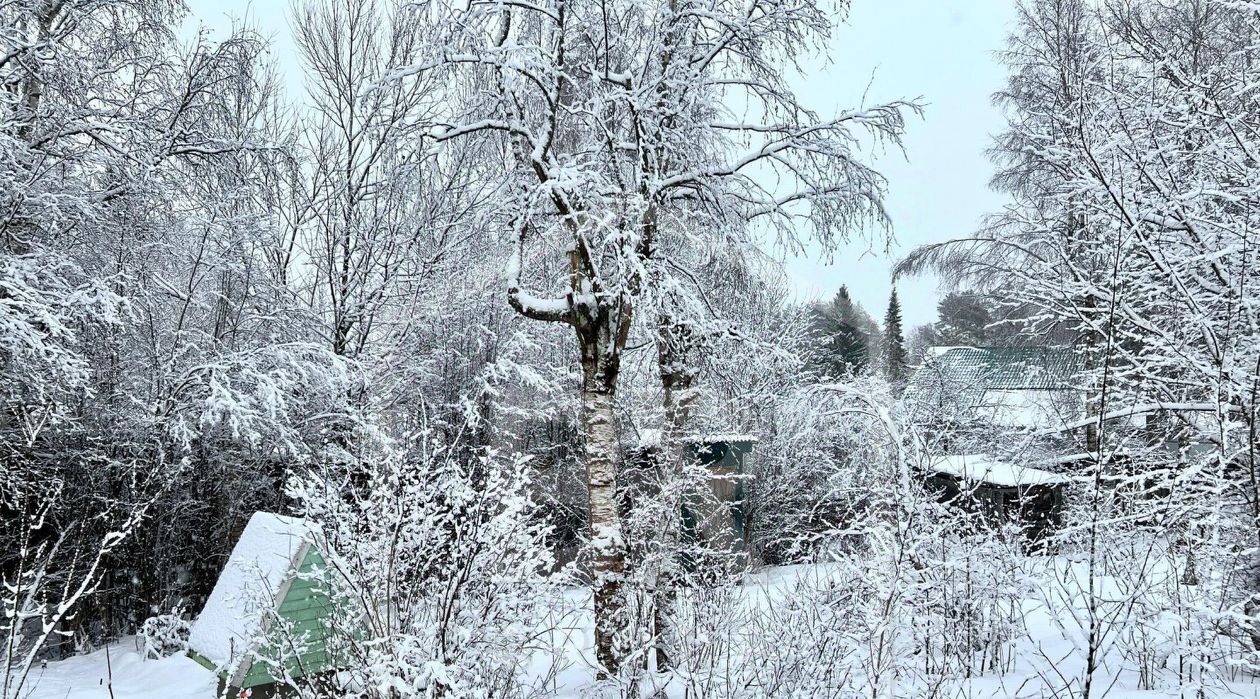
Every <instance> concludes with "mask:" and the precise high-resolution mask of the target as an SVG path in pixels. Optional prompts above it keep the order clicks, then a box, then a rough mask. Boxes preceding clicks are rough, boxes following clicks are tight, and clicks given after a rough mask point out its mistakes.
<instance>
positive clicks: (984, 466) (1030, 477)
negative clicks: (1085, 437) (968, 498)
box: [932, 454, 1071, 488]
mask: <svg viewBox="0 0 1260 699" xmlns="http://www.w3.org/2000/svg"><path fill="white" fill-rule="evenodd" d="M932 470H933V471H935V472H937V473H941V474H945V475H949V476H954V477H955V478H960V479H962V480H967V481H973V482H982V483H991V484H993V485H997V486H1002V487H1005V488H1016V487H1019V486H1026V485H1057V484H1060V483H1067V482H1069V481H1070V480H1071V479H1069V478H1068V477H1067V476H1061V475H1059V474H1057V473H1051V472H1049V471H1042V470H1041V469H1037V468H1030V467H1027V466H1016V465H1015V464H1012V463H1009V462H1006V461H999V460H997V459H993V458H990V457H989V456H987V455H985V454H951V455H949V456H944V457H941V459H940V460H939V461H937V462H936V463H934V464H933V465H932Z"/></svg>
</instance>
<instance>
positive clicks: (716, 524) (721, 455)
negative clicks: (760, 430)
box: [683, 434, 757, 554]
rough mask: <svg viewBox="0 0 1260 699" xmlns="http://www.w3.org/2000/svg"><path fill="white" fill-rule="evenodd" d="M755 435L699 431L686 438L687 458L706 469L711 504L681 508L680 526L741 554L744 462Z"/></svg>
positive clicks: (745, 530) (744, 546)
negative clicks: (699, 434) (695, 435)
mask: <svg viewBox="0 0 1260 699" xmlns="http://www.w3.org/2000/svg"><path fill="white" fill-rule="evenodd" d="M756 443H757V438H756V437H754V436H752V435H746V434H719V435H702V436H699V437H694V438H692V439H689V440H687V449H688V450H689V452H690V455H691V458H693V459H695V461H696V462H697V463H699V464H700V465H701V466H705V467H706V468H707V469H708V471H709V488H710V490H711V491H712V495H713V498H712V502H713V503H714V504H716V505H717V506H718V507H719V508H723V509H724V511H723V510H722V509H720V510H718V511H716V512H715V511H711V508H712V506H713V505H712V504H710V505H709V506H707V507H706V506H705V505H704V503H696V504H694V505H693V506H692V507H685V508H684V510H683V522H684V528H685V530H686V531H688V532H689V534H690V535H691V536H697V537H701V538H704V539H705V540H708V541H710V542H713V543H717V544H721V545H723V546H726V547H728V548H730V549H733V550H735V551H737V552H740V553H741V554H746V553H747V552H748V549H749V547H748V541H749V536H750V534H751V532H750V531H749V526H748V524H749V522H748V512H747V504H746V502H745V499H746V496H745V480H747V477H748V466H749V464H748V463H747V462H748V460H749V458H750V455H751V454H752V451H753V447H754V445H756Z"/></svg>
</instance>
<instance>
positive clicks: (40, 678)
mask: <svg viewBox="0 0 1260 699" xmlns="http://www.w3.org/2000/svg"><path fill="white" fill-rule="evenodd" d="M138 647H139V646H138V645H137V643H136V640H135V639H134V638H124V639H122V640H120V641H118V642H117V643H115V644H113V645H111V646H110V647H109V650H108V654H107V651H106V650H105V649H103V648H102V649H101V650H98V651H95V652H92V653H89V654H87V655H80V656H77V657H74V658H69V659H66V660H62V661H60V662H55V663H48V665H47V666H46V667H44V668H42V669H36V670H35V671H34V672H33V673H32V675H33V677H32V680H33V682H34V685H35V686H34V691H33V693H32V694H31V696H30V699H103V698H108V697H111V696H112V697H114V699H214V697H215V696H216V695H215V691H214V690H215V679H214V675H213V674H211V673H210V671H208V670H206V669H205V668H204V667H202V666H200V665H198V664H197V663H196V662H194V661H193V660H192V659H190V658H188V657H186V656H184V655H172V656H168V657H165V658H160V659H157V660H145V659H144V658H142V657H141V655H140V653H139V652H138V651H137V649H138Z"/></svg>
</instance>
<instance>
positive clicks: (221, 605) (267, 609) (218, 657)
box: [188, 512, 336, 699]
mask: <svg viewBox="0 0 1260 699" xmlns="http://www.w3.org/2000/svg"><path fill="white" fill-rule="evenodd" d="M314 539H315V537H314V531H313V529H312V528H311V527H310V526H309V525H308V524H307V523H306V522H305V521H304V520H301V519H295V518H292V517H284V516H281V515H277V514H272V513H270V512H255V513H254V515H253V516H252V517H251V518H250V520H249V523H248V524H247V525H246V526H245V530H244V531H243V532H242V533H241V537H240V539H239V540H238V541H237V543H236V546H235V547H234V548H233V549H232V555H231V556H230V557H229V558H228V562H227V565H226V566H225V567H224V569H223V573H222V574H221V575H220V576H219V580H218V582H217V583H216V584H215V586H214V590H213V591H212V592H211V593H210V597H209V598H208V599H207V600H206V606H205V608H204V609H203V610H202V612H201V614H200V615H199V616H198V617H197V620H196V622H194V623H193V626H192V631H191V633H190V634H189V638H188V646H189V653H188V654H189V656H190V657H192V658H193V659H194V660H196V661H197V662H199V663H201V664H202V665H204V666H205V667H207V668H208V669H210V670H211V671H212V672H214V673H216V674H217V675H218V676H219V695H220V696H223V695H224V692H225V690H226V692H227V696H229V697H246V696H248V697H251V699H259V698H261V697H271V696H276V695H278V694H283V693H284V692H283V689H284V687H285V686H286V685H285V684H284V682H283V680H284V678H285V677H290V678H294V679H297V678H302V677H308V678H309V677H313V676H317V675H322V674H326V673H330V672H332V671H334V670H335V669H336V668H335V666H334V662H333V656H332V654H331V653H330V651H329V648H328V643H329V639H330V637H331V634H330V630H329V623H328V622H329V620H330V616H331V614H332V611H333V605H332V600H331V599H330V597H329V595H328V593H327V590H326V589H324V588H323V587H322V586H321V585H320V584H319V583H318V578H319V575H318V573H319V571H321V570H322V569H323V568H324V567H325V562H324V558H323V556H321V555H320V553H319V551H317V550H316V548H315V547H314V545H313V543H314Z"/></svg>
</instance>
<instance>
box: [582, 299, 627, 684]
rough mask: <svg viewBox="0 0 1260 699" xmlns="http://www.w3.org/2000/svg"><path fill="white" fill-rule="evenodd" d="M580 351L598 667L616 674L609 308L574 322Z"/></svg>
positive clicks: (618, 535) (620, 607)
mask: <svg viewBox="0 0 1260 699" xmlns="http://www.w3.org/2000/svg"><path fill="white" fill-rule="evenodd" d="M575 329H576V331H577V337H578V344H579V347H580V350H581V353H582V432H583V437H584V438H585V439H584V456H585V461H586V482H587V491H588V497H589V502H590V505H589V507H590V522H591V525H590V526H591V554H592V558H591V568H592V570H591V572H592V575H593V580H592V583H593V584H592V593H593V597H594V605H595V609H594V611H595V655H596V658H597V659H598V661H599V665H600V669H601V671H602V672H603V673H606V674H607V675H608V676H615V675H616V674H617V672H618V671H619V669H620V666H621V659H622V658H623V657H624V656H625V639H624V638H621V637H620V632H621V631H622V630H623V629H624V628H625V623H624V622H625V614H624V606H625V605H624V598H623V594H622V582H623V580H624V578H625V566H626V544H625V537H624V536H623V534H622V526H621V513H620V511H619V509H618V507H617V474H618V472H619V471H620V469H621V449H620V445H619V444H618V438H617V424H616V415H615V414H614V399H615V397H616V391H617V371H618V364H619V359H618V355H619V353H618V352H617V351H616V349H617V348H616V344H617V340H616V333H615V329H614V328H613V326H612V323H611V322H610V320H609V318H608V312H607V311H606V310H603V309H600V310H599V311H596V312H595V318H594V319H593V320H592V321H591V322H589V323H581V322H579V323H577V324H576V325H575Z"/></svg>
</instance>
